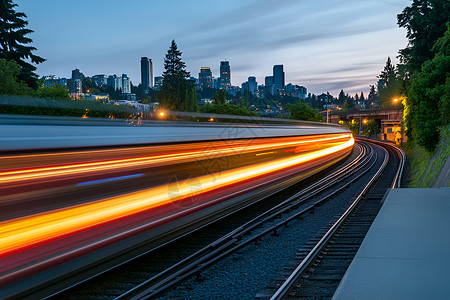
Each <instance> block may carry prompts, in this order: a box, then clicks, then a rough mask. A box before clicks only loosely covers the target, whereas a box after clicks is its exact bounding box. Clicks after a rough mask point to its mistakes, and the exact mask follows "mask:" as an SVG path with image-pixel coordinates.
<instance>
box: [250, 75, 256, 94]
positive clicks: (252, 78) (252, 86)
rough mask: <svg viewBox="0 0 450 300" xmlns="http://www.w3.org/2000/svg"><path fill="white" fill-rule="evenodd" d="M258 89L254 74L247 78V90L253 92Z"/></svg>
mask: <svg viewBox="0 0 450 300" xmlns="http://www.w3.org/2000/svg"><path fill="white" fill-rule="evenodd" d="M257 90H258V83H257V82H256V77H255V76H250V77H249V78H248V91H249V92H250V93H252V94H254V93H255V92H256V91H257Z"/></svg>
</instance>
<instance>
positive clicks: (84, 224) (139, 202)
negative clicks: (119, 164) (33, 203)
mask: <svg viewBox="0 0 450 300" xmlns="http://www.w3.org/2000/svg"><path fill="white" fill-rule="evenodd" d="M346 136H347V137H348V140H347V141H346V142H341V143H340V144H338V145H336V146H332V147H329V148H326V149H320V150H316V151H313V152H309V153H306V154H299V155H295V156H291V157H287V158H281V159H277V160H273V161H270V162H264V163H259V164H255V165H252V166H247V167H240V168H236V169H232V170H228V171H222V172H219V173H215V174H211V175H204V176H200V177H197V178H194V179H195V180H196V182H198V183H199V184H200V186H201V189H198V190H194V191H193V189H192V186H188V185H187V184H182V185H181V186H180V185H179V183H172V184H168V185H164V186H158V187H152V188H148V189H145V190H143V191H138V192H133V193H129V194H125V195H121V196H116V197H111V198H108V199H104V200H99V201H97V202H91V203H88V204H82V205H77V206H72V207H69V208H64V209H59V210H54V211H50V212H45V213H41V214H36V215H32V216H27V217H23V218H18V219H14V220H9V221H4V222H0V228H1V232H0V245H1V249H0V255H7V253H8V252H11V251H14V250H18V249H21V248H23V247H26V246H30V245H33V244H36V243H40V242H45V241H46V240H49V239H53V238H57V237H59V236H63V235H65V234H70V233H72V232H75V231H77V230H80V229H83V228H84V229H86V228H89V227H92V226H97V225H101V224H103V223H107V222H110V221H111V220H115V219H118V218H122V217H126V216H127V215H132V214H135V213H138V212H143V211H146V210H149V209H152V208H155V207H159V206H162V205H165V204H168V203H170V202H173V201H177V200H180V199H183V198H185V197H187V196H193V195H198V194H201V193H205V192H208V191H212V190H215V189H220V188H223V187H226V186H229V185H232V184H233V183H236V182H241V181H244V180H248V179H252V178H256V177H258V176H261V175H264V174H268V173H273V172H276V171H280V170H283V169H286V168H289V167H292V166H295V165H298V164H301V163H304V162H308V161H311V160H314V159H318V158H321V157H324V156H327V155H330V154H333V153H335V152H338V151H341V150H344V149H348V148H350V147H352V146H353V144H354V139H353V137H351V136H350V135H346ZM171 188H176V189H177V191H178V193H177V194H178V195H177V196H175V197H173V196H172V197H171V196H169V195H168V190H170V189H171Z"/></svg>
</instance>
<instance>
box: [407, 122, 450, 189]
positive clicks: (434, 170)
mask: <svg viewBox="0 0 450 300" xmlns="http://www.w3.org/2000/svg"><path fill="white" fill-rule="evenodd" d="M405 152H406V155H407V157H408V159H409V160H410V164H411V170H410V177H409V185H408V187H410V188H426V187H432V186H433V184H434V182H435V180H436V177H437V175H438V174H439V172H440V171H441V169H442V167H443V166H444V164H445V162H446V160H447V158H448V156H449V154H450V126H447V127H446V128H442V129H441V140H440V142H439V145H438V146H437V148H436V151H435V152H434V153H430V152H428V151H426V150H425V149H424V148H422V147H420V146H419V145H417V144H416V143H415V142H408V144H407V146H406V149H405Z"/></svg>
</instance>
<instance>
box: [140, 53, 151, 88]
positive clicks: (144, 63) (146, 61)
mask: <svg viewBox="0 0 450 300" xmlns="http://www.w3.org/2000/svg"><path fill="white" fill-rule="evenodd" d="M141 84H142V86H143V87H144V88H145V89H146V88H149V87H151V88H152V87H153V62H152V60H151V59H150V58H148V57H141Z"/></svg>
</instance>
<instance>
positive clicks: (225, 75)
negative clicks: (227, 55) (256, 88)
mask: <svg viewBox="0 0 450 300" xmlns="http://www.w3.org/2000/svg"><path fill="white" fill-rule="evenodd" d="M230 87H231V68H230V63H229V62H228V61H221V62H220V88H221V89H223V90H228V89H229V88H230Z"/></svg>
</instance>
